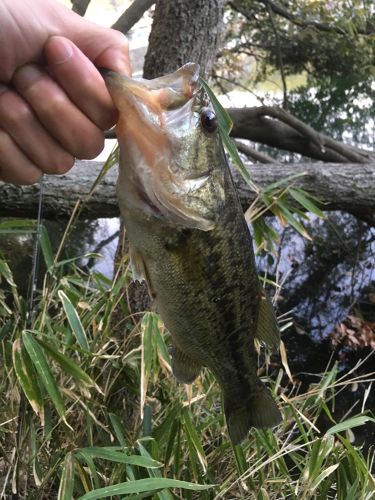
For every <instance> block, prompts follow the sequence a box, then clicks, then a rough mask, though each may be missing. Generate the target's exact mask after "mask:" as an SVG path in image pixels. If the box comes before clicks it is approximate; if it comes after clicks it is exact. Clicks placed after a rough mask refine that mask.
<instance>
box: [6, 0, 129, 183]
mask: <svg viewBox="0 0 375 500" xmlns="http://www.w3.org/2000/svg"><path fill="white" fill-rule="evenodd" d="M95 66H104V67H107V68H110V69H113V70H115V71H119V72H122V73H125V74H128V75H130V64H129V56H128V44H127V41H126V38H125V37H124V36H123V35H122V34H121V33H120V32H118V31H115V30H111V29H107V28H102V27H100V26H97V25H95V24H93V23H91V22H89V21H87V20H85V19H83V18H81V17H80V16H78V15H77V14H75V13H74V12H72V11H70V10H69V9H67V8H66V7H64V6H63V5H61V4H59V3H57V2H56V1H55V0H1V2H0V180H3V181H5V182H11V183H15V184H32V183H34V182H36V181H37V180H38V179H39V178H40V177H41V175H42V174H43V173H47V174H62V173H64V172H66V171H67V170H69V169H70V168H71V167H72V166H73V164H74V159H75V157H77V158H86V159H90V158H94V157H95V156H97V155H98V154H99V153H100V151H101V150H102V149H103V145H104V133H103V131H104V130H105V129H106V128H108V127H110V126H112V125H113V124H114V123H115V121H116V110H115V109H114V107H113V104H112V100H111V98H110V96H109V94H108V91H107V89H106V86H105V84H104V81H103V79H102V77H101V75H100V73H99V72H98V71H97V69H96V67H95Z"/></svg>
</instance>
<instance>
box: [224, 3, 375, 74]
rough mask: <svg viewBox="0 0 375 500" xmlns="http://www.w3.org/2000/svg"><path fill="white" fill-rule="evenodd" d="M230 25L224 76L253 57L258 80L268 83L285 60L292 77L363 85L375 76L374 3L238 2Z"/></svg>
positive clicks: (231, 7)
mask: <svg viewBox="0 0 375 500" xmlns="http://www.w3.org/2000/svg"><path fill="white" fill-rule="evenodd" d="M275 6H276V8H275ZM277 7H279V8H277ZM227 21H228V22H227V27H228V29H227V30H226V48H225V49H224V50H223V51H222V53H221V58H220V59H219V62H218V63H217V68H218V70H219V66H220V67H221V68H223V67H224V68H226V69H225V71H226V72H227V76H228V75H230V74H233V71H232V70H233V68H236V67H237V68H239V67H241V63H243V60H244V59H247V60H248V59H249V56H251V57H253V58H255V60H256V61H257V62H258V68H257V74H256V79H257V80H258V81H260V80H263V79H265V78H266V76H267V75H269V74H270V71H272V68H278V67H279V65H280V55H281V58H282V63H283V66H284V71H285V73H286V74H298V73H301V72H306V73H307V74H308V75H309V76H311V77H313V78H321V77H331V76H333V77H346V76H347V75H348V74H350V75H353V76H355V78H356V79H357V81H364V80H367V79H369V77H371V76H372V77H374V76H375V64H374V61H375V59H374V54H375V37H374V33H375V11H374V5H373V2H372V1H371V0H365V1H363V0H351V1H333V2H325V1H321V0H318V1H314V2H311V1H308V0H303V1H301V0H291V1H289V2H287V3H285V2H279V1H275V2H272V1H268V0H233V1H230V2H229V4H228V9H227ZM219 72H220V70H219Z"/></svg>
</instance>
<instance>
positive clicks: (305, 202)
mask: <svg viewBox="0 0 375 500" xmlns="http://www.w3.org/2000/svg"><path fill="white" fill-rule="evenodd" d="M288 192H289V194H290V196H292V197H293V198H294V199H295V200H296V201H298V203H299V204H300V205H302V206H303V208H305V209H306V210H307V211H308V212H311V213H313V214H315V215H317V216H318V217H320V218H322V219H325V217H326V216H325V214H324V212H322V211H321V210H320V208H319V207H318V206H317V205H316V204H315V203H314V202H313V200H312V198H311V197H310V196H309V194H308V193H306V191H303V190H302V189H299V188H289V190H288Z"/></svg>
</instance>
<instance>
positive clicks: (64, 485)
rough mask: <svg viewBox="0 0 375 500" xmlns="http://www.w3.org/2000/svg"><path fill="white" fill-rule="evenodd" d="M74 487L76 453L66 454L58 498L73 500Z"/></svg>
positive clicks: (58, 499) (59, 499) (60, 499)
mask: <svg viewBox="0 0 375 500" xmlns="http://www.w3.org/2000/svg"><path fill="white" fill-rule="evenodd" d="M73 489H74V454H73V453H72V452H71V451H70V452H68V453H67V454H66V455H65V460H64V464H63V467H62V474H61V480H60V485H59V492H58V494H57V500H72V498H73Z"/></svg>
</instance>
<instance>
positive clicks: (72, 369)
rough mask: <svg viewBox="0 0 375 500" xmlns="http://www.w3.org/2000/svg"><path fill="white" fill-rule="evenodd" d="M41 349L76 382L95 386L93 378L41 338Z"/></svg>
mask: <svg viewBox="0 0 375 500" xmlns="http://www.w3.org/2000/svg"><path fill="white" fill-rule="evenodd" d="M38 342H39V344H40V345H41V346H42V347H43V349H44V350H45V351H46V352H47V353H48V354H49V355H50V356H51V357H52V358H53V359H54V360H55V361H56V362H57V363H58V364H59V365H60V367H61V369H62V370H63V371H64V372H65V373H68V374H69V375H71V376H72V377H74V378H75V379H76V380H77V381H78V382H81V383H82V384H84V385H87V386H88V387H97V385H96V384H95V382H94V381H93V379H92V378H91V377H90V376H89V375H87V373H86V372H84V371H83V370H82V368H80V367H79V366H78V364H76V363H75V362H74V361H72V360H71V359H69V358H68V357H67V356H65V354H62V353H61V352H60V351H57V350H56V349H55V348H54V347H52V346H51V345H50V344H48V343H47V342H45V341H43V340H40V339H39V340H38Z"/></svg>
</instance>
